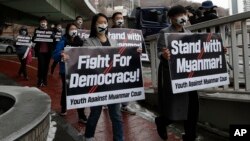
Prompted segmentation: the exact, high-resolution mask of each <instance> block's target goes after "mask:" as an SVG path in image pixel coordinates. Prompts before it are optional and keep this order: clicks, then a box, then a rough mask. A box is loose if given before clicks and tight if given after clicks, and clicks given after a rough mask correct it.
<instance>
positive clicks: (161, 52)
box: [157, 30, 170, 60]
mask: <svg viewBox="0 0 250 141" xmlns="http://www.w3.org/2000/svg"><path fill="white" fill-rule="evenodd" d="M157 51H158V58H159V59H160V60H169V59H170V51H169V49H168V48H167V45H166V41H165V36H164V31H163V30H161V31H160V33H159V37H158V40H157Z"/></svg>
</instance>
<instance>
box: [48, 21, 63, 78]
mask: <svg viewBox="0 0 250 141" xmlns="http://www.w3.org/2000/svg"><path fill="white" fill-rule="evenodd" d="M53 32H54V35H55V38H54V45H53V46H54V47H53V51H54V50H55V48H56V44H57V43H58V42H59V41H60V39H61V37H62V25H61V24H56V26H55V28H54V31H53ZM57 63H58V62H56V61H55V60H54V61H53V63H52V65H51V68H50V73H51V75H53V73H54V70H55V68H56V65H57Z"/></svg>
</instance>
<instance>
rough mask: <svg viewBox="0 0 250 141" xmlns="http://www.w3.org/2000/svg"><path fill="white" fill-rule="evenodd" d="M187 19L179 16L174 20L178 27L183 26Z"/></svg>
mask: <svg viewBox="0 0 250 141" xmlns="http://www.w3.org/2000/svg"><path fill="white" fill-rule="evenodd" d="M187 21H188V17H187V16H181V17H178V18H177V19H176V23H177V24H178V25H180V26H184V25H186V24H187Z"/></svg>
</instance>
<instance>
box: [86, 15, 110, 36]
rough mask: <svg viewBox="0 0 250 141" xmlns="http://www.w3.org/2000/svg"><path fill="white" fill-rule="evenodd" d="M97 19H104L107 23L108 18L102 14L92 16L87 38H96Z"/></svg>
mask: <svg viewBox="0 0 250 141" xmlns="http://www.w3.org/2000/svg"><path fill="white" fill-rule="evenodd" d="M99 17H104V18H105V19H106V20H107V22H108V17H107V16H106V15H104V14H102V13H99V14H96V15H94V16H93V18H92V22H91V29H90V35H89V37H97V31H96V22H97V20H98V18H99ZM105 34H106V35H107V34H108V30H107V31H106V33H105Z"/></svg>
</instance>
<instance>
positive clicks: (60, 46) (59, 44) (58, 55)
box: [53, 40, 65, 62]
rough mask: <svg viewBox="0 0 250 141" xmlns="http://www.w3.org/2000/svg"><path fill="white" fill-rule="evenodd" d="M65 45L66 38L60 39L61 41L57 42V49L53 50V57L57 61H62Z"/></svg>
mask: <svg viewBox="0 0 250 141" xmlns="http://www.w3.org/2000/svg"><path fill="white" fill-rule="evenodd" d="M64 46H65V41H64V40H60V41H59V42H57V44H56V49H55V50H54V52H53V59H54V60H55V61H56V62H60V61H61V53H62V51H63V50H64Z"/></svg>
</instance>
